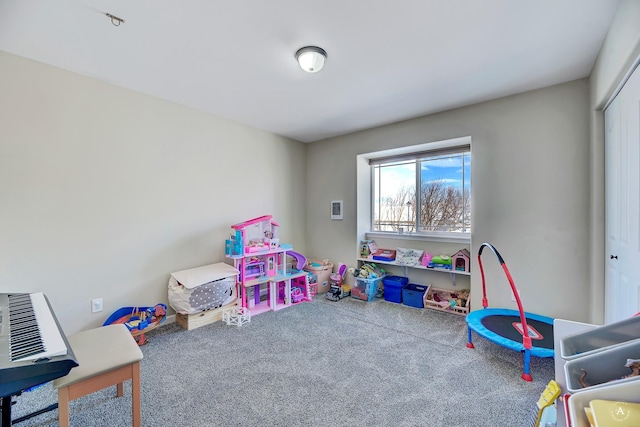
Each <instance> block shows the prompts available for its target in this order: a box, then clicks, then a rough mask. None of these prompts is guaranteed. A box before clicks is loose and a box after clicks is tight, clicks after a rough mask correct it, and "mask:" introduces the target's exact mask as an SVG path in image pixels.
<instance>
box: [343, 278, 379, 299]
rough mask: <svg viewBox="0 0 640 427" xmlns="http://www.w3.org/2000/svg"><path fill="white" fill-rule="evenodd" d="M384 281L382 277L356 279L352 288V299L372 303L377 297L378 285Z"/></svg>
mask: <svg viewBox="0 0 640 427" xmlns="http://www.w3.org/2000/svg"><path fill="white" fill-rule="evenodd" d="M383 279H384V276H382V277H376V278H374V279H363V278H361V277H356V280H355V283H354V284H353V286H352V287H351V297H353V298H355V299H360V300H363V301H371V300H373V297H374V296H375V295H376V291H377V290H378V285H379V284H380V282H381V281H382V280H383Z"/></svg>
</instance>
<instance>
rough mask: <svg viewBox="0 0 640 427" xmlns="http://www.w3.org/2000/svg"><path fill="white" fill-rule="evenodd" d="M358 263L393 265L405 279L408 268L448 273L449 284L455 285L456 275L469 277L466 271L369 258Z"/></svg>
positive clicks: (469, 274) (359, 259)
mask: <svg viewBox="0 0 640 427" xmlns="http://www.w3.org/2000/svg"><path fill="white" fill-rule="evenodd" d="M358 261H362V262H370V263H373V264H386V265H393V266H396V267H400V268H402V274H403V276H405V277H407V276H408V269H409V268H413V269H416V270H425V271H435V272H438V273H449V277H450V278H451V283H452V284H454V285H455V284H456V275H461V276H471V273H469V272H467V271H459V270H449V269H446V268H435V267H434V268H429V267H425V266H424V265H406V264H398V263H397V262H395V261H380V260H377V259H370V258H358Z"/></svg>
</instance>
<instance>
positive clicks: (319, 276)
mask: <svg viewBox="0 0 640 427" xmlns="http://www.w3.org/2000/svg"><path fill="white" fill-rule="evenodd" d="M302 269H303V270H304V271H308V272H310V273H313V274H315V276H316V293H318V294H323V293H326V292H327V291H328V290H329V288H330V286H331V284H330V282H329V279H330V278H331V273H333V263H332V262H331V261H329V260H327V259H325V260H318V259H307V264H306V265H305V266H304V267H303V268H302Z"/></svg>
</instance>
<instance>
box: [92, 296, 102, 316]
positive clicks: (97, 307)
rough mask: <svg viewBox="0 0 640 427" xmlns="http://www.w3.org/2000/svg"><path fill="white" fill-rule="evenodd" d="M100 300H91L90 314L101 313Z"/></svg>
mask: <svg viewBox="0 0 640 427" xmlns="http://www.w3.org/2000/svg"><path fill="white" fill-rule="evenodd" d="M102 308H103V307H102V298H95V299H92V300H91V312H92V313H99V312H101V311H102Z"/></svg>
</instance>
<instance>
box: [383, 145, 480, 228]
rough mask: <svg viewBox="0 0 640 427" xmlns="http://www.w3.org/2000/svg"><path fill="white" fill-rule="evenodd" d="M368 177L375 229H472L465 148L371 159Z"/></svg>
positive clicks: (467, 152)
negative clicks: (376, 161) (377, 160)
mask: <svg viewBox="0 0 640 427" xmlns="http://www.w3.org/2000/svg"><path fill="white" fill-rule="evenodd" d="M416 171H419V172H420V173H418V174H417V175H418V176H416ZM373 182H374V204H375V206H374V231H391V232H409V233H412V232H418V233H421V232H423V233H432V232H449V233H450V232H458V233H469V232H470V231H471V204H470V195H471V193H470V191H471V154H470V152H469V151H461V152H459V153H454V154H447V155H440V156H434V157H421V158H417V159H412V160H410V161H406V160H405V161H400V162H388V163H381V164H376V165H374V180H373ZM416 188H419V192H416Z"/></svg>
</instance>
